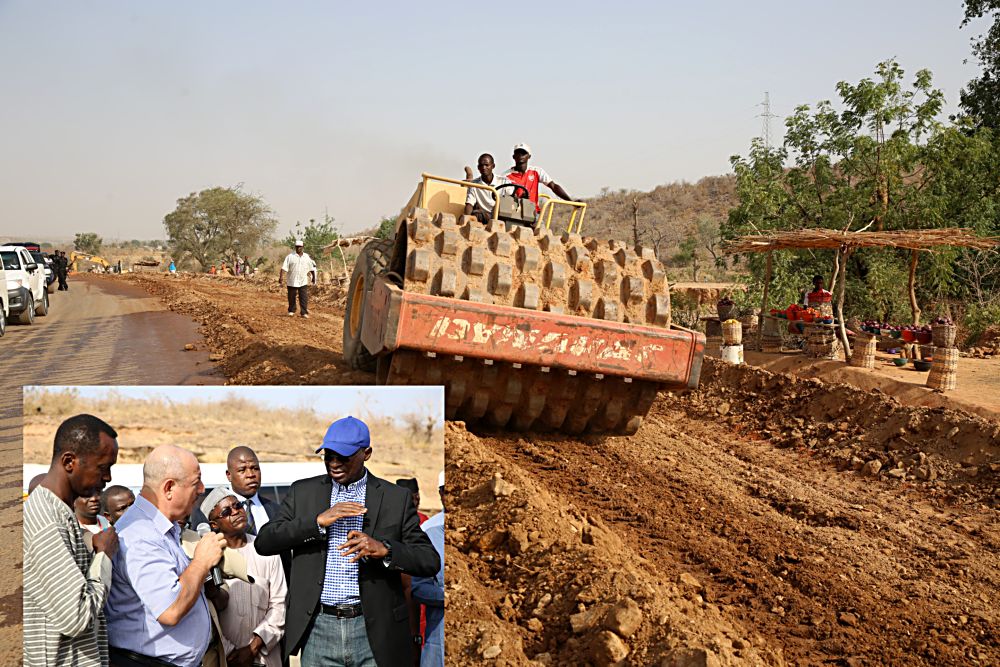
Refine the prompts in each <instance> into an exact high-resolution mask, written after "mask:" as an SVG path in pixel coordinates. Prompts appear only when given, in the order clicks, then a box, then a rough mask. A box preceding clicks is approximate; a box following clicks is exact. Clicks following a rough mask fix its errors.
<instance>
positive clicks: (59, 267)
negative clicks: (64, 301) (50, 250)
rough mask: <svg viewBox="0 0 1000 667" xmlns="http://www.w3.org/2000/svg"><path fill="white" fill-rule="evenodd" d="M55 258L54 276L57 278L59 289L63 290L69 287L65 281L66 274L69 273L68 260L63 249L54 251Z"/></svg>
mask: <svg viewBox="0 0 1000 667" xmlns="http://www.w3.org/2000/svg"><path fill="white" fill-rule="evenodd" d="M56 258H57V259H56V278H58V279H59V290H60V291H63V292H64V291H66V290H68V289H69V284H68V283H67V282H66V276H67V275H68V274H69V260H68V259H67V258H66V252H65V251H63V250H57V251H56Z"/></svg>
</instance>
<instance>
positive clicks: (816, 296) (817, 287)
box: [805, 275, 833, 316]
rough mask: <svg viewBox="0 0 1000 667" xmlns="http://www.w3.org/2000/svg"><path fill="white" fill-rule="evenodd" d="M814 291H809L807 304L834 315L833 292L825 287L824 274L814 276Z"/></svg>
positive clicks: (806, 298)
mask: <svg viewBox="0 0 1000 667" xmlns="http://www.w3.org/2000/svg"><path fill="white" fill-rule="evenodd" d="M812 283H813V291H811V292H807V293H806V297H805V306H806V307H807V308H815V309H816V310H818V311H819V312H821V313H822V314H824V315H828V316H832V315H833V294H831V293H830V292H828V291H827V290H825V289H824V288H823V276H819V275H816V276H813V279H812Z"/></svg>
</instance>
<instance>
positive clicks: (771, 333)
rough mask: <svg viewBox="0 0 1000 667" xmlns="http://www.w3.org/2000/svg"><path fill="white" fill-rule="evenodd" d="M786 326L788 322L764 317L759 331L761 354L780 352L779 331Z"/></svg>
mask: <svg viewBox="0 0 1000 667" xmlns="http://www.w3.org/2000/svg"><path fill="white" fill-rule="evenodd" d="M787 326H788V320H782V319H778V318H775V317H764V318H763V324H762V325H761V331H760V351H761V352H781V330H782V329H783V328H785V327H787Z"/></svg>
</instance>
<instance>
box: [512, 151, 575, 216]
mask: <svg viewBox="0 0 1000 667" xmlns="http://www.w3.org/2000/svg"><path fill="white" fill-rule="evenodd" d="M530 158H531V147H530V146H528V144H517V145H516V146H514V166H513V167H511V168H510V169H508V170H507V172H506V173H505V174H504V175H503V176H504V178H506V179H507V180H508V181H510V182H511V183H517V184H518V185H523V186H524V189H525V190H527V191H528V199H530V200H531V201H533V202H534V203H535V211H540V210H541V208H540V207H539V206H538V184H539V183H542V184H543V185H545V186H547V187H548V188H549V189H550V190H552V192H554V193H556V195H558V196H559V198H560V199H565V200H566V201H576V200H575V199H573V198H572V197H570V196H569V193H568V192H566V191H565V190H564V189H563V187H562V186H561V185H559V184H558V183H556V182H555V181H553V180H552V177H551V176H549V175H548V174H547V173H546V172H545V170H544V169H542V168H541V167H529V166H528V160H529V159H530Z"/></svg>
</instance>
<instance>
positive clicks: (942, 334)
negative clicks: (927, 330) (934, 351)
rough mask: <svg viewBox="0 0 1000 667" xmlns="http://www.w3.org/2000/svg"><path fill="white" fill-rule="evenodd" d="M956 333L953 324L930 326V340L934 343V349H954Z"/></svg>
mask: <svg viewBox="0 0 1000 667" xmlns="http://www.w3.org/2000/svg"><path fill="white" fill-rule="evenodd" d="M957 331H958V329H957V328H956V327H955V325H954V324H932V325H931V340H932V341H933V342H934V347H955V333H956V332H957Z"/></svg>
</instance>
